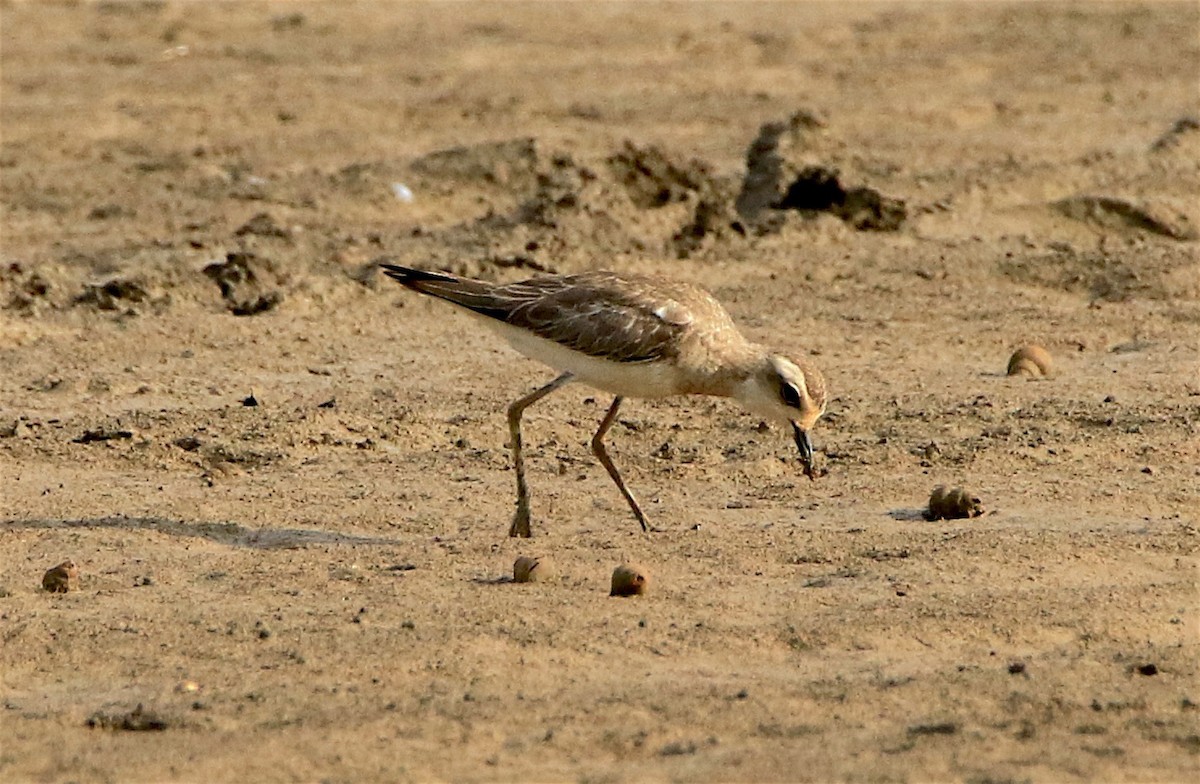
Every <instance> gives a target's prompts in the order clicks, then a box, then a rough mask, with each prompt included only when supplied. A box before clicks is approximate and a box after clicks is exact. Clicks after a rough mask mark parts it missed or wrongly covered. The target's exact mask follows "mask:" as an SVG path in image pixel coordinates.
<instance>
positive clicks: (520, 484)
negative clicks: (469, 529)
mask: <svg viewBox="0 0 1200 784" xmlns="http://www.w3.org/2000/svg"><path fill="white" fill-rule="evenodd" d="M572 378H574V376H572V375H571V374H570V373H563V374H562V375H561V376H559V377H558V378H556V379H554V380H553V381H551V382H550V383H549V384H547V385H546V386H544V387H539V388H537V389H535V390H533V391H532V392H530V393H529V394H528V395H526V396H525V397H523V398H521V399H520V400H518V401H517V402H515V403H513V404H512V405H511V406H509V407H508V434H509V438H510V439H511V440H510V442H509V444H510V446H511V447H512V453H513V467H514V468H515V469H516V471H517V513H516V514H515V515H513V521H512V526H511V527H510V528H509V529H508V535H509V536H522V537H525V538H526V539H528V538H529V537H531V536H533V532H532V531H531V530H530V529H529V486H528V485H526V484H525V460H524V458H523V457H522V455H521V414H522V413H524V411H525V409H526V408H529V406H531V405H533V404H534V403H536V402H538V401H539V400H541V399H542V398H544V397H545V396H546V395H549V394H550V393H551V392H553V391H554V390H556V389H558V388H559V387H561V386H562V385H563V384H566V383H567V382H568V381H570V380H571V379H572Z"/></svg>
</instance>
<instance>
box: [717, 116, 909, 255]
mask: <svg viewBox="0 0 1200 784" xmlns="http://www.w3.org/2000/svg"><path fill="white" fill-rule="evenodd" d="M839 146H840V145H838V144H837V143H836V142H835V141H833V140H832V139H831V138H830V136H829V135H828V134H827V133H826V132H825V123H824V122H823V121H822V120H821V119H819V118H818V117H816V116H815V115H813V114H812V113H810V112H806V111H800V112H797V113H796V114H793V115H792V116H791V117H790V118H788V119H787V120H786V121H784V122H770V123H767V124H765V125H763V126H762V127H761V128H760V129H759V132H758V136H757V137H756V138H755V139H754V141H753V142H752V143H751V144H750V147H749V149H748V150H747V151H746V176H745V177H744V178H743V180H742V188H741V192H740V193H739V194H738V196H737V199H736V202H735V207H736V210H737V213H738V215H740V216H741V217H742V218H743V219H744V220H745V221H746V222H747V223H749V224H752V225H755V226H757V227H759V229H760V231H761V230H770V227H771V226H772V225H773V224H775V223H777V222H778V219H779V217H780V215H779V213H780V212H782V211H786V210H795V211H798V212H829V213H831V214H833V215H835V216H837V217H838V218H840V219H842V220H843V221H845V222H846V223H847V224H849V225H850V226H852V227H854V228H855V229H857V230H859V231H897V230H899V229H900V227H901V226H903V225H904V222H905V220H906V219H907V218H908V209H907V207H906V206H905V203H904V202H903V201H902V200H900V199H895V198H891V197H888V196H884V195H883V194H882V193H880V192H879V191H877V190H875V189H874V188H870V187H867V186H866V185H853V186H847V185H843V184H842V175H841V172H840V170H839V168H837V167H836V166H835V165H833V163H832V162H835V161H836V160H837V159H838V158H839V157H840V155H841V153H842V151H841V150H840V149H839Z"/></svg>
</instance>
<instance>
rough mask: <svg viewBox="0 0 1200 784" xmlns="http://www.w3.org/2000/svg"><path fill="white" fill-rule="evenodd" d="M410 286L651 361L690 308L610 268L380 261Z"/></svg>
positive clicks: (553, 335) (563, 339)
mask: <svg viewBox="0 0 1200 784" xmlns="http://www.w3.org/2000/svg"><path fill="white" fill-rule="evenodd" d="M383 269H384V271H385V272H386V273H387V275H388V276H389V277H391V278H393V279H395V280H397V281H399V282H400V283H402V284H404V285H405V286H407V287H408V288H411V289H413V290H415V291H419V292H421V293H422V294H429V295H431V296H434V297H438V298H440V299H444V300H447V301H449V302H453V303H454V304H456V305H460V306H462V307H464V308H467V309H468V310H472V311H474V312H475V313H478V314H480V315H482V316H487V317H489V318H494V319H496V320H497V321H502V322H504V323H506V324H510V325H512V326H514V327H519V328H522V329H527V330H529V331H530V332H532V333H533V334H535V335H537V336H538V337H541V338H545V339H546V340H552V341H554V342H555V343H559V344H561V345H564V346H567V347H569V348H572V349H575V350H576V351H580V352H582V353H584V354H587V355H589V356H593V357H602V358H604V359H610V360H612V361H614V362H650V361H653V360H656V359H661V358H663V357H666V356H668V355H670V353H671V352H672V351H673V350H674V346H675V344H676V339H677V338H678V337H679V336H680V334H681V332H682V331H683V330H684V329H686V328H687V326H688V325H689V324H690V323H691V322H692V320H693V314H692V312H691V310H689V308H688V307H687V306H686V305H685V304H683V303H682V302H681V301H680V299H684V297H682V296H681V297H680V298H679V299H675V298H672V296H671V294H672V292H671V290H670V289H669V287H667V286H666V285H665V284H663V283H662V282H660V281H656V280H655V279H651V278H643V277H635V276H618V275H616V274H615V273H611V272H588V273H582V274H579V275H566V276H560V275H544V276H540V277H536V278H530V279H529V280H523V281H519V282H517V283H507V284H495V283H487V282H485V281H481V280H472V279H470V278H460V277H458V276H456V275H450V274H447V273H442V272H427V271H423V270H414V269H410V268H408V267H401V266H397V265H392V264H385V265H383Z"/></svg>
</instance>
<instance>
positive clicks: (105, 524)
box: [0, 515, 403, 550]
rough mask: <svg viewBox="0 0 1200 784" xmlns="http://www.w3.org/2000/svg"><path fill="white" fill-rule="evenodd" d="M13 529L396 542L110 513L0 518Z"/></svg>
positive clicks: (265, 543)
mask: <svg viewBox="0 0 1200 784" xmlns="http://www.w3.org/2000/svg"><path fill="white" fill-rule="evenodd" d="M14 528H43V529H54V528H120V529H125V530H143V531H157V532H158V533H163V534H169V535H171V536H182V537H195V538H199V539H208V540H210V541H213V542H217V543H218V544H223V545H228V546H229V547H238V548H246V549H251V550H286V549H295V548H300V547H306V546H308V545H327V544H346V545H400V544H403V542H401V541H399V540H397V539H386V538H383V537H378V536H359V535H356V534H343V533H338V532H336V531H322V530H319V529H312V528H307V529H306V528H250V527H247V526H244V525H240V524H238V523H228V522H226V523H197V522H188V521H185V520H171V519H168V518H165V517H128V516H125V515H112V516H109V517H92V518H86V519H81V520H57V519H49V518H41V519H25V520H22V519H8V520H3V521H0V529H14Z"/></svg>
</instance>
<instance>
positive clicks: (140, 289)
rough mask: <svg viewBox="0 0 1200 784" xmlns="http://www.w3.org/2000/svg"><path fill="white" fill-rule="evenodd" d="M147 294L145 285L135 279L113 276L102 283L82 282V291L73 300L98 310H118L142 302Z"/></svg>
mask: <svg viewBox="0 0 1200 784" xmlns="http://www.w3.org/2000/svg"><path fill="white" fill-rule="evenodd" d="M148 296H149V295H148V294H147V293H146V289H145V287H144V286H142V284H140V283H138V282H137V281H135V280H128V279H125V278H113V279H111V280H107V281H104V282H103V283H87V284H84V287H83V293H82V294H80V295H79V296H77V297H76V298H75V302H76V304H79V305H91V306H92V307H95V308H97V309H99V310H120V309H122V308H125V307H127V306H128V304H129V303H136V302H143V301H145V300H146V299H147V298H148Z"/></svg>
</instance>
